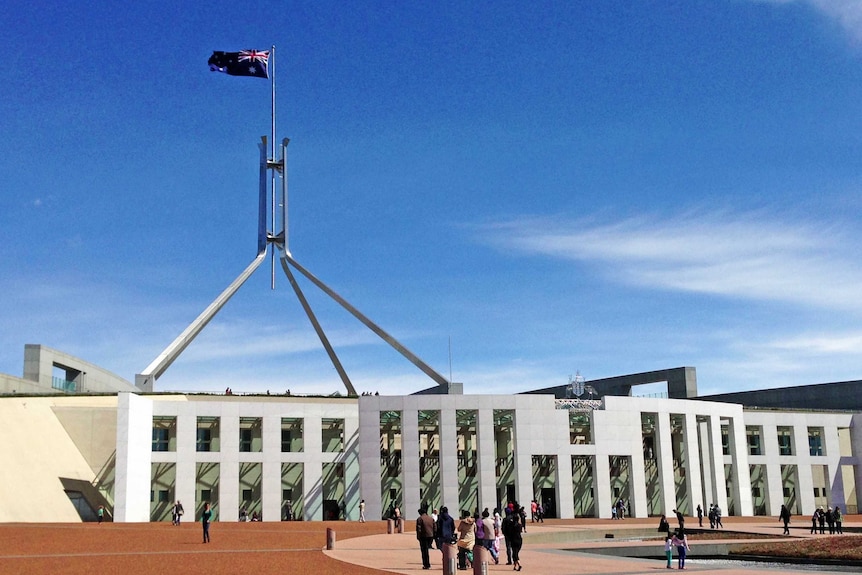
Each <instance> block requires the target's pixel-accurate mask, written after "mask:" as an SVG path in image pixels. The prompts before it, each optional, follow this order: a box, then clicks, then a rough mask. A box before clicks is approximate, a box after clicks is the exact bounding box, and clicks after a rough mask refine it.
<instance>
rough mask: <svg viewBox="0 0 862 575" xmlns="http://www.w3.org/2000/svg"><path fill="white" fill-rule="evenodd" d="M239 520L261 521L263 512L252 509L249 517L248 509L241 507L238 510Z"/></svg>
mask: <svg viewBox="0 0 862 575" xmlns="http://www.w3.org/2000/svg"><path fill="white" fill-rule="evenodd" d="M239 520H240V522H241V523H245V522H246V521H263V513H258V512H257V511H252V512H251V518H249V515H248V511H247V510H246V508H245V507H243V508H242V509H240V510H239Z"/></svg>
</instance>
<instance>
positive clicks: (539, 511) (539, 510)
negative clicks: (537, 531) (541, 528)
mask: <svg viewBox="0 0 862 575" xmlns="http://www.w3.org/2000/svg"><path fill="white" fill-rule="evenodd" d="M536 517H538V518H539V523H544V522H545V505H544V504H543V503H542V502H541V501H539V502H538V503H537V504H536Z"/></svg>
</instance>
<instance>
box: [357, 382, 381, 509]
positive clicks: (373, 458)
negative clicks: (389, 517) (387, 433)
mask: <svg viewBox="0 0 862 575" xmlns="http://www.w3.org/2000/svg"><path fill="white" fill-rule="evenodd" d="M373 403H376V401H375V399H374V398H373V397H360V398H359V460H360V461H363V462H365V465H362V466H361V477H360V479H359V498H360V499H365V516H366V518H367V519H369V520H371V519H380V518H381V517H383V500H382V498H383V483H382V479H381V477H380V466H381V463H380V409H378V408H376V407H375V406H372V404H373ZM370 462H377V464H376V465H370V464H369V463H370Z"/></svg>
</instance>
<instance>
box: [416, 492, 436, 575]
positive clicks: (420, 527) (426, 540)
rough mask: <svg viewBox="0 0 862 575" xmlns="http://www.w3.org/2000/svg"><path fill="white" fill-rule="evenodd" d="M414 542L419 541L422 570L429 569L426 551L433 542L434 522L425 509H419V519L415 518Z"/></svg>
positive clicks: (429, 560)
mask: <svg viewBox="0 0 862 575" xmlns="http://www.w3.org/2000/svg"><path fill="white" fill-rule="evenodd" d="M416 540H417V541H419V551H420V552H421V553H422V568H423V569H431V558H430V557H429V556H428V550H429V549H431V544H432V543H433V542H434V521H433V520H432V519H431V517H430V516H429V515H428V509H427V508H425V507H420V508H419V517H417V518H416Z"/></svg>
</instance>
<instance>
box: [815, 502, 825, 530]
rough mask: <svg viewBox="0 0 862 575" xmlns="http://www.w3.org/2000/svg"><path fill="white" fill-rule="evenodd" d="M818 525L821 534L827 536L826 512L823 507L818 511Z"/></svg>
mask: <svg viewBox="0 0 862 575" xmlns="http://www.w3.org/2000/svg"><path fill="white" fill-rule="evenodd" d="M817 525H818V526H819V527H820V534H821V535H826V512H825V511H823V507H820V508H819V509H818V510H817Z"/></svg>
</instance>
